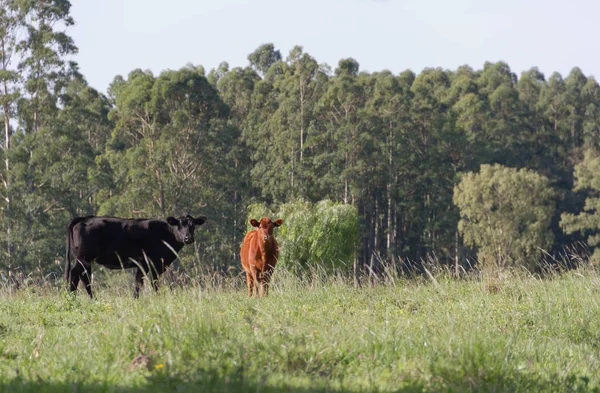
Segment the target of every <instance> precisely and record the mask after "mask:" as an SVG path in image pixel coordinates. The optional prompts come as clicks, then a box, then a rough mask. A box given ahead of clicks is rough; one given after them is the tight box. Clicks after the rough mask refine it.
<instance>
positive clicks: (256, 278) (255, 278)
mask: <svg viewBox="0 0 600 393" xmlns="http://www.w3.org/2000/svg"><path fill="white" fill-rule="evenodd" d="M260 285H261V284H260V273H259V272H258V270H256V269H253V270H252V296H254V297H258V288H259V287H260Z"/></svg>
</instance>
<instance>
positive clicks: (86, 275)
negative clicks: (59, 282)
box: [80, 263, 94, 299]
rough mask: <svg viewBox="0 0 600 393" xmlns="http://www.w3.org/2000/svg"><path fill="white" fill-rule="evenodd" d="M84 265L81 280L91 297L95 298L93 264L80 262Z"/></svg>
mask: <svg viewBox="0 0 600 393" xmlns="http://www.w3.org/2000/svg"><path fill="white" fill-rule="evenodd" d="M80 264H81V266H82V267H83V271H82V272H81V274H80V277H81V281H83V284H84V285H85V290H86V291H87V293H88V295H90V298H91V299H93V298H94V295H93V294H92V266H91V265H90V264H89V263H85V264H84V263H80Z"/></svg>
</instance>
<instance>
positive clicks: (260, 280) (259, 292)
mask: <svg viewBox="0 0 600 393" xmlns="http://www.w3.org/2000/svg"><path fill="white" fill-rule="evenodd" d="M264 280H265V277H264V273H263V272H257V273H256V281H257V283H258V286H257V288H256V292H257V296H258V297H263V289H264Z"/></svg>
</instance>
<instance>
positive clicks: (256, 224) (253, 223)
mask: <svg viewBox="0 0 600 393" xmlns="http://www.w3.org/2000/svg"><path fill="white" fill-rule="evenodd" d="M250 225H252V226H253V227H257V228H258V227H259V226H260V223H259V222H258V221H256V220H255V219H254V218H253V219H252V220H250Z"/></svg>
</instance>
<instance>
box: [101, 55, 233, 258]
mask: <svg viewBox="0 0 600 393" xmlns="http://www.w3.org/2000/svg"><path fill="white" fill-rule="evenodd" d="M111 92H113V94H114V100H115V105H116V106H115V109H114V111H113V112H112V118H113V119H114V120H115V121H116V126H115V129H114V131H113V134H112V139H111V141H110V142H109V144H108V146H109V148H108V150H107V152H106V153H105V155H104V156H103V157H102V159H103V160H106V162H108V163H109V167H110V170H111V171H112V173H114V181H113V182H112V183H107V186H108V187H109V188H110V187H112V189H109V190H106V191H105V194H109V195H110V197H109V198H107V199H106V200H105V201H104V202H103V203H102V204H101V206H100V209H99V211H100V213H102V214H118V215H121V216H126V217H131V216H163V217H164V216H167V215H170V214H174V213H173V212H181V211H189V212H191V213H193V212H194V211H196V212H197V211H199V210H201V209H202V212H203V214H206V215H208V216H209V217H210V218H212V220H211V221H212V223H209V224H207V225H209V228H210V227H211V226H212V227H213V231H209V232H208V233H205V234H206V237H205V238H204V242H200V243H199V244H202V247H205V249H206V251H207V253H208V255H212V256H213V257H214V256H215V255H222V254H219V253H225V254H227V256H228V258H230V257H231V256H232V255H233V252H232V249H231V248H232V247H234V245H232V244H227V246H226V247H224V246H223V244H221V242H220V241H219V238H222V236H223V233H224V232H226V233H231V232H230V231H231V229H230V227H229V226H227V225H226V222H227V221H229V220H231V219H232V215H233V210H234V209H233V205H234V197H233V196H234V193H235V191H236V185H235V184H236V183H235V182H234V176H235V170H234V168H235V158H236V157H235V155H234V148H233V147H234V146H235V144H236V143H237V139H238V131H237V128H236V127H234V126H232V125H231V124H228V122H227V119H228V116H229V108H228V106H227V105H226V104H225V103H224V102H223V101H222V100H221V98H220V97H219V95H218V92H217V90H216V89H215V87H214V86H213V85H211V84H210V83H209V82H208V80H207V78H206V77H205V76H204V75H203V73H202V72H200V71H199V69H198V68H197V67H189V66H188V67H184V68H182V69H180V70H177V71H164V72H162V73H161V74H160V75H159V76H158V77H154V76H153V75H152V74H151V73H149V72H142V71H140V70H134V71H132V72H131V73H130V74H129V76H128V78H127V80H125V79H123V78H117V79H116V80H115V83H114V84H113V86H111ZM102 159H101V160H102ZM196 255H197V256H198V255H199V254H196ZM211 260H214V261H215V263H217V264H218V265H219V266H216V267H221V262H222V259H221V260H220V259H219V258H216V259H214V258H213V259H211Z"/></svg>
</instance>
